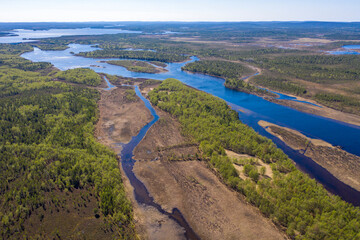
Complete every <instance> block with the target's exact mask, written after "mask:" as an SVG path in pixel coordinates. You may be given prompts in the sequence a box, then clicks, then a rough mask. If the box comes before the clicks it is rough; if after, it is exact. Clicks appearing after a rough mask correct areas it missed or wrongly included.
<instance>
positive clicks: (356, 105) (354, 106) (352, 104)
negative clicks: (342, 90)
mask: <svg viewBox="0 0 360 240" xmlns="http://www.w3.org/2000/svg"><path fill="white" fill-rule="evenodd" d="M313 98H314V99H315V100H316V101H319V102H321V103H322V104H324V105H326V106H329V107H332V108H335V109H338V110H340V111H345V112H350V113H355V114H359V113H360V100H359V99H357V98H352V97H348V96H343V95H340V94H335V93H317V94H315V95H314V97H313Z"/></svg>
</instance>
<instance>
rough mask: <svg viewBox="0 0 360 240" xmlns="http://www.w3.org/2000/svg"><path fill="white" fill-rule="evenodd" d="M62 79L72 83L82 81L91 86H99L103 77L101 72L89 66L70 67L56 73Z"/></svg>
mask: <svg viewBox="0 0 360 240" xmlns="http://www.w3.org/2000/svg"><path fill="white" fill-rule="evenodd" d="M56 77H57V78H58V79H60V80H63V81H66V82H72V83H80V84H85V85H89V86H99V85H100V84H101V82H102V78H101V77H100V75H99V74H97V73H96V72H94V71H93V70H91V69H88V68H75V69H69V70H66V71H63V72H59V73H58V74H56Z"/></svg>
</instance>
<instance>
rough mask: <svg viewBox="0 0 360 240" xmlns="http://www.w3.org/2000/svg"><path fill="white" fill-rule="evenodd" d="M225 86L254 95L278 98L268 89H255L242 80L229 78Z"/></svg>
mask: <svg viewBox="0 0 360 240" xmlns="http://www.w3.org/2000/svg"><path fill="white" fill-rule="evenodd" d="M224 85H225V87H227V88H231V89H235V90H238V91H242V92H246V93H254V94H257V95H260V96H263V95H265V96H271V97H276V94H273V93H271V92H269V91H267V90H266V89H261V88H258V87H255V86H254V85H251V84H249V83H246V82H244V81H243V80H241V79H236V78H227V79H226V80H225V84H224Z"/></svg>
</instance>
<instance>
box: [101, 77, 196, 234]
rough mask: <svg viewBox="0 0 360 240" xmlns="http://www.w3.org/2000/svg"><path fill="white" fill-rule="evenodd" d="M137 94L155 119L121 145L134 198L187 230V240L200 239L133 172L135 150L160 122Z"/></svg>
mask: <svg viewBox="0 0 360 240" xmlns="http://www.w3.org/2000/svg"><path fill="white" fill-rule="evenodd" d="M106 82H107V83H108V88H105V90H110V89H112V88H114V87H115V86H114V85H111V84H110V83H109V81H108V80H107V79H106ZM135 93H136V95H137V96H138V97H139V98H140V99H141V100H142V101H143V102H144V104H145V106H146V108H148V109H149V110H150V113H151V115H152V116H153V119H152V120H151V121H150V122H149V123H147V124H146V125H145V126H144V127H143V128H142V129H141V130H140V132H139V133H138V134H137V135H136V136H133V137H132V138H131V140H130V142H129V143H126V144H123V143H119V145H121V146H122V150H121V153H120V157H121V166H122V169H123V170H124V172H125V174H126V176H127V177H128V179H129V181H130V184H131V185H132V186H133V188H134V196H135V199H136V201H137V202H138V203H139V204H144V205H147V206H152V207H154V208H156V209H157V210H158V211H159V212H160V213H162V214H164V215H166V216H168V217H169V218H170V219H172V220H174V221H175V222H176V223H177V224H179V225H180V226H181V227H182V228H183V229H184V230H185V233H184V235H185V238H186V239H190V240H197V239H199V237H198V236H197V235H196V233H195V232H194V231H193V229H192V228H191V227H190V226H189V224H188V223H187V221H186V220H185V218H184V217H183V215H182V213H181V212H180V211H179V210H178V209H177V208H174V209H173V210H172V212H171V213H169V212H166V211H165V210H164V209H163V208H162V207H161V206H160V205H159V204H157V203H155V202H154V198H153V197H151V196H150V194H149V192H148V190H147V189H146V187H145V185H144V184H143V183H142V182H141V181H140V180H139V179H138V178H137V177H136V175H135V174H134V172H133V168H134V164H135V160H134V159H133V156H134V155H133V153H134V149H135V147H136V146H137V145H138V144H139V143H140V142H141V140H142V139H143V138H144V137H145V135H146V133H147V131H148V130H149V129H150V127H151V126H152V125H154V124H155V123H156V122H157V121H158V120H159V115H157V113H156V111H155V109H154V108H153V107H152V106H151V104H150V102H149V100H147V99H146V98H145V97H144V96H142V95H141V93H140V90H139V87H138V86H135Z"/></svg>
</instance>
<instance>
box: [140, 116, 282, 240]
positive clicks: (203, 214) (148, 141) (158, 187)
mask: <svg viewBox="0 0 360 240" xmlns="http://www.w3.org/2000/svg"><path fill="white" fill-rule="evenodd" d="M156 111H157V113H158V115H159V116H160V120H159V121H158V122H157V123H155V124H154V125H153V126H152V128H151V129H150V130H149V132H148V133H147V135H146V136H145V138H144V139H143V141H142V142H140V144H139V145H138V146H137V147H136V148H135V152H134V155H135V157H134V158H135V159H136V160H138V161H137V162H136V163H135V166H134V172H135V174H136V175H137V177H138V178H139V179H140V180H141V181H142V182H143V183H144V184H145V186H146V187H147V189H148V191H149V192H150V194H151V195H152V196H153V197H154V199H155V202H157V203H158V204H160V205H161V206H162V207H163V209H165V210H166V211H168V212H171V211H172V209H173V208H177V209H179V210H180V211H181V213H182V214H183V216H184V217H185V219H186V220H187V221H188V223H189V224H190V226H191V227H192V228H193V230H194V231H195V232H196V233H197V234H198V235H199V236H200V237H201V238H202V239H284V238H285V236H284V235H283V234H282V233H281V232H280V231H279V230H278V229H277V228H276V227H275V226H274V225H273V224H272V223H271V222H270V221H269V220H268V219H266V218H265V217H263V216H262V215H261V214H260V212H259V211H258V210H257V209H256V208H254V207H252V206H251V205H249V204H247V203H246V202H245V201H244V200H243V199H242V198H241V197H240V196H239V195H238V194H237V193H235V192H234V191H232V190H230V189H229V188H228V187H226V186H225V185H224V184H223V183H222V182H221V181H220V180H219V178H218V177H217V176H216V175H215V174H214V173H213V172H212V171H211V170H210V169H209V168H208V166H207V163H206V162H202V161H198V160H192V159H194V157H195V159H196V155H197V148H196V147H195V145H194V144H191V142H192V141H191V139H188V138H186V137H184V136H183V135H182V134H181V131H180V123H178V122H177V120H175V119H173V118H172V117H171V116H170V115H169V114H168V113H166V112H163V111H161V110H160V109H156ZM171 160H172V161H171Z"/></svg>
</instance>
